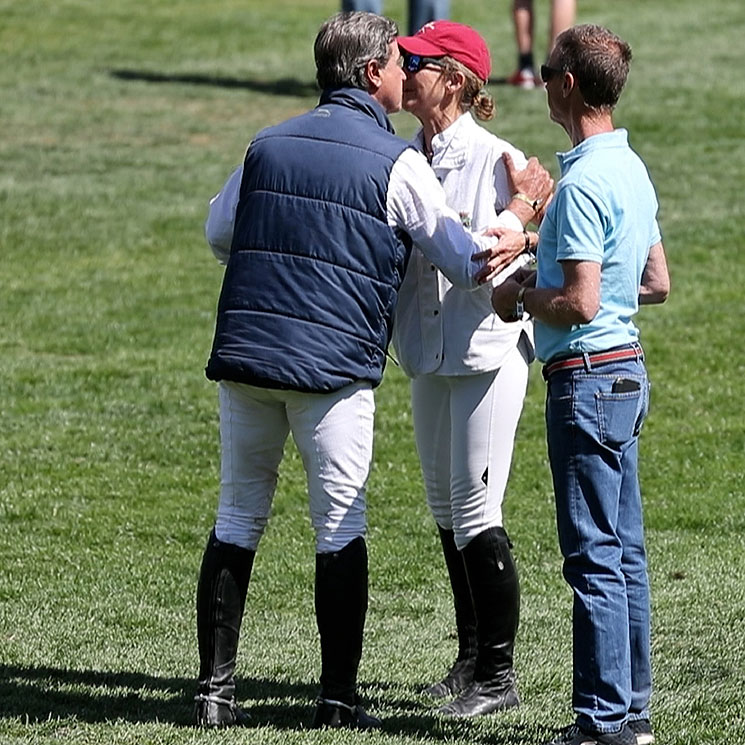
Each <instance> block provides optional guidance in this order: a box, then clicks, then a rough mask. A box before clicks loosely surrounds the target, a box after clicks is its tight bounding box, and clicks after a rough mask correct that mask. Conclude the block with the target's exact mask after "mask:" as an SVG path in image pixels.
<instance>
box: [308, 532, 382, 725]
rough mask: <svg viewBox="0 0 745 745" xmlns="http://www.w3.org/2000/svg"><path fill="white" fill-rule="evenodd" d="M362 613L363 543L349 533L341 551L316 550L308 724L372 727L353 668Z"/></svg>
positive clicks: (364, 583)
mask: <svg viewBox="0 0 745 745" xmlns="http://www.w3.org/2000/svg"><path fill="white" fill-rule="evenodd" d="M366 614H367V546H366V545H365V539H364V538H362V537H359V538H355V539H354V540H353V541H351V542H350V543H348V544H347V545H346V546H345V547H344V548H343V549H342V550H341V551H335V552H333V553H328V554H316V621H317V623H318V633H319V635H320V637H321V694H320V696H319V698H318V701H317V708H316V712H315V716H314V718H313V724H312V726H313V727H314V728H317V727H351V728H353V729H373V728H376V727H380V726H381V722H380V720H379V719H376V718H375V717H371V716H369V715H367V714H366V713H365V711H364V709H363V708H362V707H361V706H360V705H359V699H358V697H357V670H358V668H359V665H360V659H361V658H362V635H363V632H364V628H365V615H366Z"/></svg>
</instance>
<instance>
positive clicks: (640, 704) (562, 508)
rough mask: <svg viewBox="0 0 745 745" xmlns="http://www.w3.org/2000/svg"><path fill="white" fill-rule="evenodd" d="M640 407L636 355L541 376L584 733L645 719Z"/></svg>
mask: <svg viewBox="0 0 745 745" xmlns="http://www.w3.org/2000/svg"><path fill="white" fill-rule="evenodd" d="M619 381H626V382H623V383H621V382H619ZM648 406H649V383H648V380H647V373H646V369H645V367H644V361H643V358H641V357H640V358H639V359H636V360H635V359H631V360H624V361H622V362H613V363H610V364H605V365H601V366H598V367H595V368H594V369H592V368H591V366H590V365H589V364H587V363H586V365H585V367H583V368H580V369H574V370H559V371H557V372H555V373H553V374H552V375H551V376H549V378H548V389H547V397H546V429H547V438H548V454H549V460H550V463H551V472H552V476H553V482H554V492H555V497H556V521H557V527H558V533H559V545H560V547H561V552H562V555H563V557H564V578H565V579H566V581H567V582H568V583H569V585H570V586H571V588H572V591H573V595H574V606H573V658H574V680H573V706H574V710H575V712H576V713H577V723H578V724H579V725H580V726H581V727H583V728H584V729H586V730H589V731H596V732H616V731H618V730H620V729H621V728H622V727H623V724H624V722H625V721H626V720H627V719H643V718H647V717H648V716H649V713H648V709H647V707H648V705H649V697H650V694H651V690H652V672H651V663H650V603H649V580H648V577H647V559H646V552H645V549H644V527H643V520H642V503H641V493H640V490H639V479H638V473H637V466H638V454H639V432H640V430H641V428H642V424H643V422H644V418H645V417H646V415H647V410H648Z"/></svg>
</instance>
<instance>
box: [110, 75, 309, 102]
mask: <svg viewBox="0 0 745 745" xmlns="http://www.w3.org/2000/svg"><path fill="white" fill-rule="evenodd" d="M109 74H110V75H111V76H112V77H113V78H117V79H118V80H140V81H144V82H146V83H186V84H188V85H210V86H214V87H217V88H239V89H243V90H249V91H255V92H257V93H268V94H269V95H273V96H297V97H299V98H306V97H308V96H317V95H318V93H319V91H318V87H317V86H316V84H315V82H312V81H305V80H297V79H296V78H281V79H280V80H244V79H240V78H232V77H224V76H219V75H197V74H180V75H177V74H171V73H162V72H149V71H147V70H109Z"/></svg>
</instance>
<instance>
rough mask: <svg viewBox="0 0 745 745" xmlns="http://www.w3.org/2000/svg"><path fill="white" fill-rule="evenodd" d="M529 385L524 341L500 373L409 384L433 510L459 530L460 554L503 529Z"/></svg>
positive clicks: (428, 377) (449, 526)
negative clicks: (481, 536) (474, 540)
mask: <svg viewBox="0 0 745 745" xmlns="http://www.w3.org/2000/svg"><path fill="white" fill-rule="evenodd" d="M527 385H528V357H527V352H526V350H525V348H524V345H523V342H521V343H520V344H518V345H517V346H516V347H515V348H514V349H513V350H512V352H511V353H510V354H509V356H508V357H507V358H506V359H505V361H504V364H503V365H502V367H500V368H499V370H496V371H491V372H486V373H479V374H477V375H459V376H446V375H420V376H418V377H416V378H414V379H413V380H412V381H411V402H412V412H413V417H414V435H415V438H416V445H417V450H418V452H419V460H420V462H421V466H422V475H423V477H424V488H425V490H426V493H427V504H428V505H429V508H430V510H431V511H432V515H433V517H434V519H435V521H436V522H437V524H438V525H439V526H440V527H442V528H444V529H446V530H453V531H454V533H455V544H456V546H457V547H458V549H460V550H462V549H463V548H464V547H465V546H466V545H467V544H468V542H469V541H470V540H471V539H472V538H474V537H475V536H477V535H478V534H479V533H481V532H483V531H484V530H486V529H488V528H492V527H495V526H501V525H502V501H503V499H504V492H505V487H506V486H507V478H508V476H509V473H510V464H511V462H512V451H513V447H514V441H515V434H516V431H517V423H518V421H519V419H520V414H521V412H522V408H523V401H524V400H525V393H526V391H527ZM485 474H486V476H485ZM484 481H486V483H484Z"/></svg>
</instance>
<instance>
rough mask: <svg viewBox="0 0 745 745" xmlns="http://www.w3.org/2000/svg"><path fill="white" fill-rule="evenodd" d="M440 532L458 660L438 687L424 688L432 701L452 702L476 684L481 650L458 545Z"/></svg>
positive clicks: (447, 532) (448, 532) (450, 533)
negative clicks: (447, 699) (451, 601)
mask: <svg viewBox="0 0 745 745" xmlns="http://www.w3.org/2000/svg"><path fill="white" fill-rule="evenodd" d="M437 529H438V531H439V533H440V543H441V544H442V553H443V555H444V557H445V565H446V567H447V570H448V577H449V578H450V587H451V589H452V591H453V606H454V608H455V626H456V629H457V632H458V656H457V658H456V660H455V662H454V663H453V666H452V667H451V668H450V670H449V671H448V673H447V675H446V676H445V677H444V678H443V679H442V680H441V681H439V682H438V683H433V684H432V685H431V686H428V687H427V688H425V689H424V693H426V694H427V695H429V696H431V697H432V698H449V697H451V696H457V695H458V694H459V693H462V692H463V691H464V690H465V689H466V688H467V687H468V686H469V685H470V684H471V682H472V681H473V673H474V670H475V668H476V653H477V646H478V642H477V636H476V613H475V611H474V609H473V600H472V598H471V589H470V587H469V586H468V577H467V575H466V566H465V563H464V561H463V555H462V554H461V552H460V551H458V548H457V547H456V545H455V533H454V532H453V531H452V530H446V529H445V528H442V527H440V526H439V525H438V526H437Z"/></svg>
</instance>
